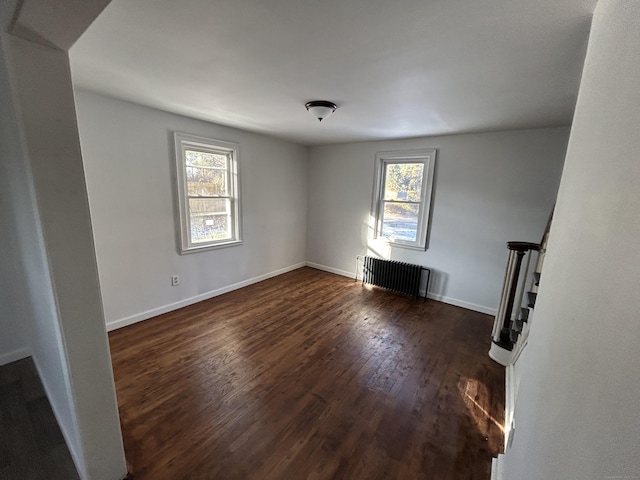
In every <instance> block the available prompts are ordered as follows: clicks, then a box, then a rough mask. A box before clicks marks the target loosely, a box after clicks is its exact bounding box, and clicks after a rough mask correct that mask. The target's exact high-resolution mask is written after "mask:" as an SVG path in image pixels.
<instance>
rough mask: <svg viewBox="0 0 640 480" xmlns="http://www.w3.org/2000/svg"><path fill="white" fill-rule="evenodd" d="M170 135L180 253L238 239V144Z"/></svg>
mask: <svg viewBox="0 0 640 480" xmlns="http://www.w3.org/2000/svg"><path fill="white" fill-rule="evenodd" d="M174 136H175V146H176V165H177V183H178V204H179V205H178V206H179V211H180V239H181V253H189V252H193V251H199V250H203V249H209V248H215V247H222V246H229V245H236V244H239V243H241V242H242V232H241V224H242V223H241V219H240V191H239V183H240V182H239V178H238V155H239V146H238V144H236V143H230V142H223V141H220V140H213V139H210V138H204V137H196V136H194V135H187V134H184V133H178V132H176V133H175V135H174Z"/></svg>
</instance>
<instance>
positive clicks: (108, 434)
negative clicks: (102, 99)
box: [0, 2, 126, 480]
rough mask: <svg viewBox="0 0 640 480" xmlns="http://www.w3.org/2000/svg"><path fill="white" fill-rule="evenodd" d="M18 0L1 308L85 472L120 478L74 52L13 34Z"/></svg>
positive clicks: (5, 137)
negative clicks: (73, 80)
mask: <svg viewBox="0 0 640 480" xmlns="http://www.w3.org/2000/svg"><path fill="white" fill-rule="evenodd" d="M23 5H24V3H23ZM40 6H42V4H41V5H40ZM45 7H46V5H45ZM14 8H15V2H7V3H3V4H2V12H1V13H2V15H0V18H2V20H3V25H2V27H3V28H2V62H1V67H2V68H0V71H1V72H2V75H1V76H0V79H1V82H2V83H1V84H0V89H1V95H2V99H3V103H2V105H3V112H2V122H1V123H0V125H1V126H2V173H3V180H2V184H3V187H4V186H5V183H6V185H7V190H6V191H5V190H4V188H3V194H2V200H3V206H2V209H0V213H1V214H2V221H3V229H5V228H7V229H10V230H11V236H12V238H10V241H9V242H7V243H8V245H9V252H8V254H9V255H10V257H11V259H12V261H13V264H12V265H10V266H8V265H7V263H6V262H2V264H1V265H0V267H1V268H2V270H3V271H2V275H1V276H0V279H1V280H0V281H2V282H15V283H12V284H10V285H0V286H2V287H5V286H6V287H7V289H8V291H10V292H11V293H12V296H11V299H10V301H9V302H8V305H7V307H8V308H7V310H6V311H5V310H4V306H5V305H3V312H2V313H3V315H4V314H5V313H6V314H7V315H8V317H7V324H9V325H14V326H15V325H18V326H19V328H21V329H22V331H23V333H24V337H26V338H25V343H26V348H27V350H28V351H30V352H31V353H33V356H34V360H35V363H36V367H37V368H38V371H39V373H40V377H41V380H42V382H43V385H44V387H45V390H46V392H47V396H48V398H49V401H50V403H51V406H52V408H53V410H54V412H55V414H56V417H57V419H58V422H59V424H60V428H61V430H62V432H63V434H64V436H65V439H66V440H67V444H68V446H69V449H70V451H71V454H72V456H73V458H74V461H75V462H76V466H77V467H78V471H79V474H80V476H81V478H83V479H91V480H117V479H120V478H122V477H123V476H124V475H125V474H126V465H125V461H124V451H123V447H122V439H121V436H120V430H119V420H118V413H117V405H116V401H115V391H114V386H113V377H112V372H111V363H110V358H109V351H108V347H107V339H106V331H105V327H104V318H103V316H102V310H101V304H100V292H99V287H98V281H97V273H96V266H95V257H94V251H93V242H92V237H91V228H90V227H91V225H90V222H89V217H88V204H87V199H86V191H85V186H84V174H83V171H82V159H81V156H80V149H79V142H78V135H77V128H76V120H75V112H74V106H73V93H72V88H71V78H70V73H69V63H68V57H67V54H66V53H65V52H64V51H62V50H58V49H54V48H51V47H48V46H43V45H39V44H36V43H32V42H29V41H25V40H22V39H20V38H17V37H14V36H11V35H7V34H6V29H7V24H6V23H4V21H5V19H6V21H7V22H8V21H9V20H10V19H12V18H14V15H13V10H14ZM70 8H71V7H70ZM73 8H77V5H74V6H73ZM45 9H46V8H45ZM84 27H86V25H84ZM69 28H71V26H70V27H69ZM45 43H46V42H45ZM5 76H6V78H5ZM7 79H8V82H7V81H6V80H7ZM5 101H6V103H5ZM5 174H6V177H4V175H5ZM5 222H6V223H5ZM3 323H4V321H3ZM2 327H3V330H4V325H2ZM3 333H4V332H3Z"/></svg>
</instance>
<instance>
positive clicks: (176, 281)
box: [171, 275, 180, 287]
mask: <svg viewBox="0 0 640 480" xmlns="http://www.w3.org/2000/svg"><path fill="white" fill-rule="evenodd" d="M178 285H180V275H171V286H172V287H177V286H178Z"/></svg>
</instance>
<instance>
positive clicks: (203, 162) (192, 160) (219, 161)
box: [184, 150, 228, 168]
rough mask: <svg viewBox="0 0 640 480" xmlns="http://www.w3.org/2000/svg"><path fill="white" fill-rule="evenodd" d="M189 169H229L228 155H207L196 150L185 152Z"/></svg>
mask: <svg viewBox="0 0 640 480" xmlns="http://www.w3.org/2000/svg"><path fill="white" fill-rule="evenodd" d="M184 156H185V163H186V165H187V167H209V168H227V158H228V157H227V155H224V154H222V153H206V152H198V151H196V150H185V152H184Z"/></svg>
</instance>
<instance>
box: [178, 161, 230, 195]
mask: <svg viewBox="0 0 640 480" xmlns="http://www.w3.org/2000/svg"><path fill="white" fill-rule="evenodd" d="M186 174H187V195H189V196H193V197H197V196H209V197H215V196H218V195H222V196H224V195H228V189H227V171H226V170H224V169H219V168H203V167H189V166H188V167H186Z"/></svg>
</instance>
